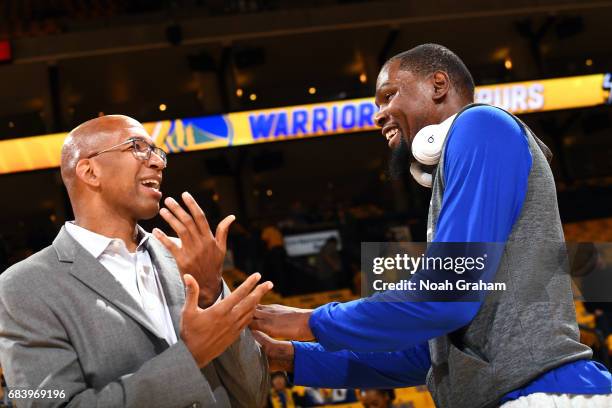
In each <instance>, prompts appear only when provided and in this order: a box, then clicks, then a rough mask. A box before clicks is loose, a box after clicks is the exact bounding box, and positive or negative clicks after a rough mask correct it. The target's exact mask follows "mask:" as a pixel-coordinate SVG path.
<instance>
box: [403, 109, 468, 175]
mask: <svg viewBox="0 0 612 408" xmlns="http://www.w3.org/2000/svg"><path fill="white" fill-rule="evenodd" d="M455 117H457V114H454V115H453V116H451V117H449V118H448V119H446V120H445V121H444V122H442V123H440V124H438V125H429V126H425V127H424V128H423V129H421V130H419V132H418V133H417V134H416V136H415V137H414V139H413V140H412V155H413V156H414V158H415V159H417V161H418V162H419V163H422V164H425V165H427V166H433V165H436V164H438V162H439V161H440V155H441V154H442V146H444V141H445V140H446V136H447V135H448V132H449V131H450V127H451V125H452V124H453V121H454V120H455Z"/></svg>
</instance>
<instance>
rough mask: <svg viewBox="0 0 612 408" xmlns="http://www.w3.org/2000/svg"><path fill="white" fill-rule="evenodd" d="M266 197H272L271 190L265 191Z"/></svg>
mask: <svg viewBox="0 0 612 408" xmlns="http://www.w3.org/2000/svg"><path fill="white" fill-rule="evenodd" d="M266 195H267V196H268V197H272V190H270V189H267V190H266Z"/></svg>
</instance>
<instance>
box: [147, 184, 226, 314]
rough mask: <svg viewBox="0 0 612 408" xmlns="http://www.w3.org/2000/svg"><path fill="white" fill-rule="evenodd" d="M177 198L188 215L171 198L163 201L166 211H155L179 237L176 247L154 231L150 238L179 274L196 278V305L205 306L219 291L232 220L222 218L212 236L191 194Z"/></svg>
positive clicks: (174, 243) (159, 232) (213, 299)
mask: <svg viewBox="0 0 612 408" xmlns="http://www.w3.org/2000/svg"><path fill="white" fill-rule="evenodd" d="M181 197H182V198H183V202H184V203H185V205H186V206H187V208H188V209H189V213H188V212H187V211H185V210H184V209H183V207H181V205H180V204H179V203H178V202H176V200H174V199H173V198H171V197H168V198H166V199H165V200H164V204H165V205H166V207H167V208H162V209H161V210H160V211H159V214H160V215H161V216H162V218H163V219H164V220H166V222H167V223H168V224H170V226H171V227H172V229H173V230H174V232H176V234H177V235H178V237H179V238H180V245H179V244H177V243H176V242H174V241H173V240H172V239H170V238H169V237H168V236H167V235H166V234H164V233H163V231H161V230H160V229H158V228H155V229H154V230H153V235H154V236H155V238H157V239H158V240H159V241H161V243H162V244H163V245H164V246H165V247H166V248H167V249H168V251H170V253H171V254H172V256H174V259H175V260H176V264H177V265H178V268H179V271H180V272H181V274H190V275H192V276H193V277H194V278H195V279H196V281H197V282H198V284H199V286H200V298H199V305H200V306H202V307H207V306H209V305H211V304H212V303H213V302H214V301H215V300H216V299H217V298H218V297H219V295H220V294H221V290H222V288H223V283H222V278H221V274H222V272H223V270H222V269H223V260H224V258H225V252H226V251H227V234H228V231H229V227H230V225H231V224H232V222H233V221H234V220H235V219H236V217H234V216H233V215H230V216H227V217H225V218H224V219H223V221H221V222H220V223H219V225H218V226H217V231H216V233H215V235H213V233H212V231H211V230H210V226H209V225H208V221H207V220H206V215H205V214H204V211H202V209H201V208H200V206H199V205H198V203H197V202H196V201H195V199H194V198H193V197H192V196H191V194H189V193H188V192H184V193H183V194H182V195H181Z"/></svg>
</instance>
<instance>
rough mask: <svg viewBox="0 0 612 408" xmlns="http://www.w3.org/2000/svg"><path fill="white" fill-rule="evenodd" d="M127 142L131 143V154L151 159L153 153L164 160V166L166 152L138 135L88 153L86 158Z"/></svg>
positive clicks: (144, 159)
mask: <svg viewBox="0 0 612 408" xmlns="http://www.w3.org/2000/svg"><path fill="white" fill-rule="evenodd" d="M129 143H131V144H132V146H131V150H132V154H133V155H134V157H135V158H137V159H138V160H143V161H149V159H151V153H155V154H156V155H157V157H159V158H160V159H161V160H162V161H163V162H164V166H166V165H167V164H168V159H167V157H166V152H164V151H163V150H162V149H161V148H159V147H157V146H155V145H153V144H151V143H149V142H147V141H146V140H144V139H142V138H140V137H131V138H129V139H127V140H126V141H124V142H121V143H119V144H117V145H114V146H111V147H109V148H108V149H104V150H101V151H99V152H97V153H93V154H91V155H89V156H88V157H87V158H88V159H91V158H92V157H96V156H98V155H101V154H102V153H106V152H110V151H112V150H113V149H116V148H117V147H119V146H123V145H126V144H129Z"/></svg>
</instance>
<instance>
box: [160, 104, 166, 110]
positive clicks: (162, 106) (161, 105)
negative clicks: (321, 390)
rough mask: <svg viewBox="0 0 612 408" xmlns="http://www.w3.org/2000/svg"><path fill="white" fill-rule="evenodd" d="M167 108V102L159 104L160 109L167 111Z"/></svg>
mask: <svg viewBox="0 0 612 408" xmlns="http://www.w3.org/2000/svg"><path fill="white" fill-rule="evenodd" d="M166 109H167V106H166V104H165V103H161V104H160V105H159V110H160V111H162V112H165V111H166Z"/></svg>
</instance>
